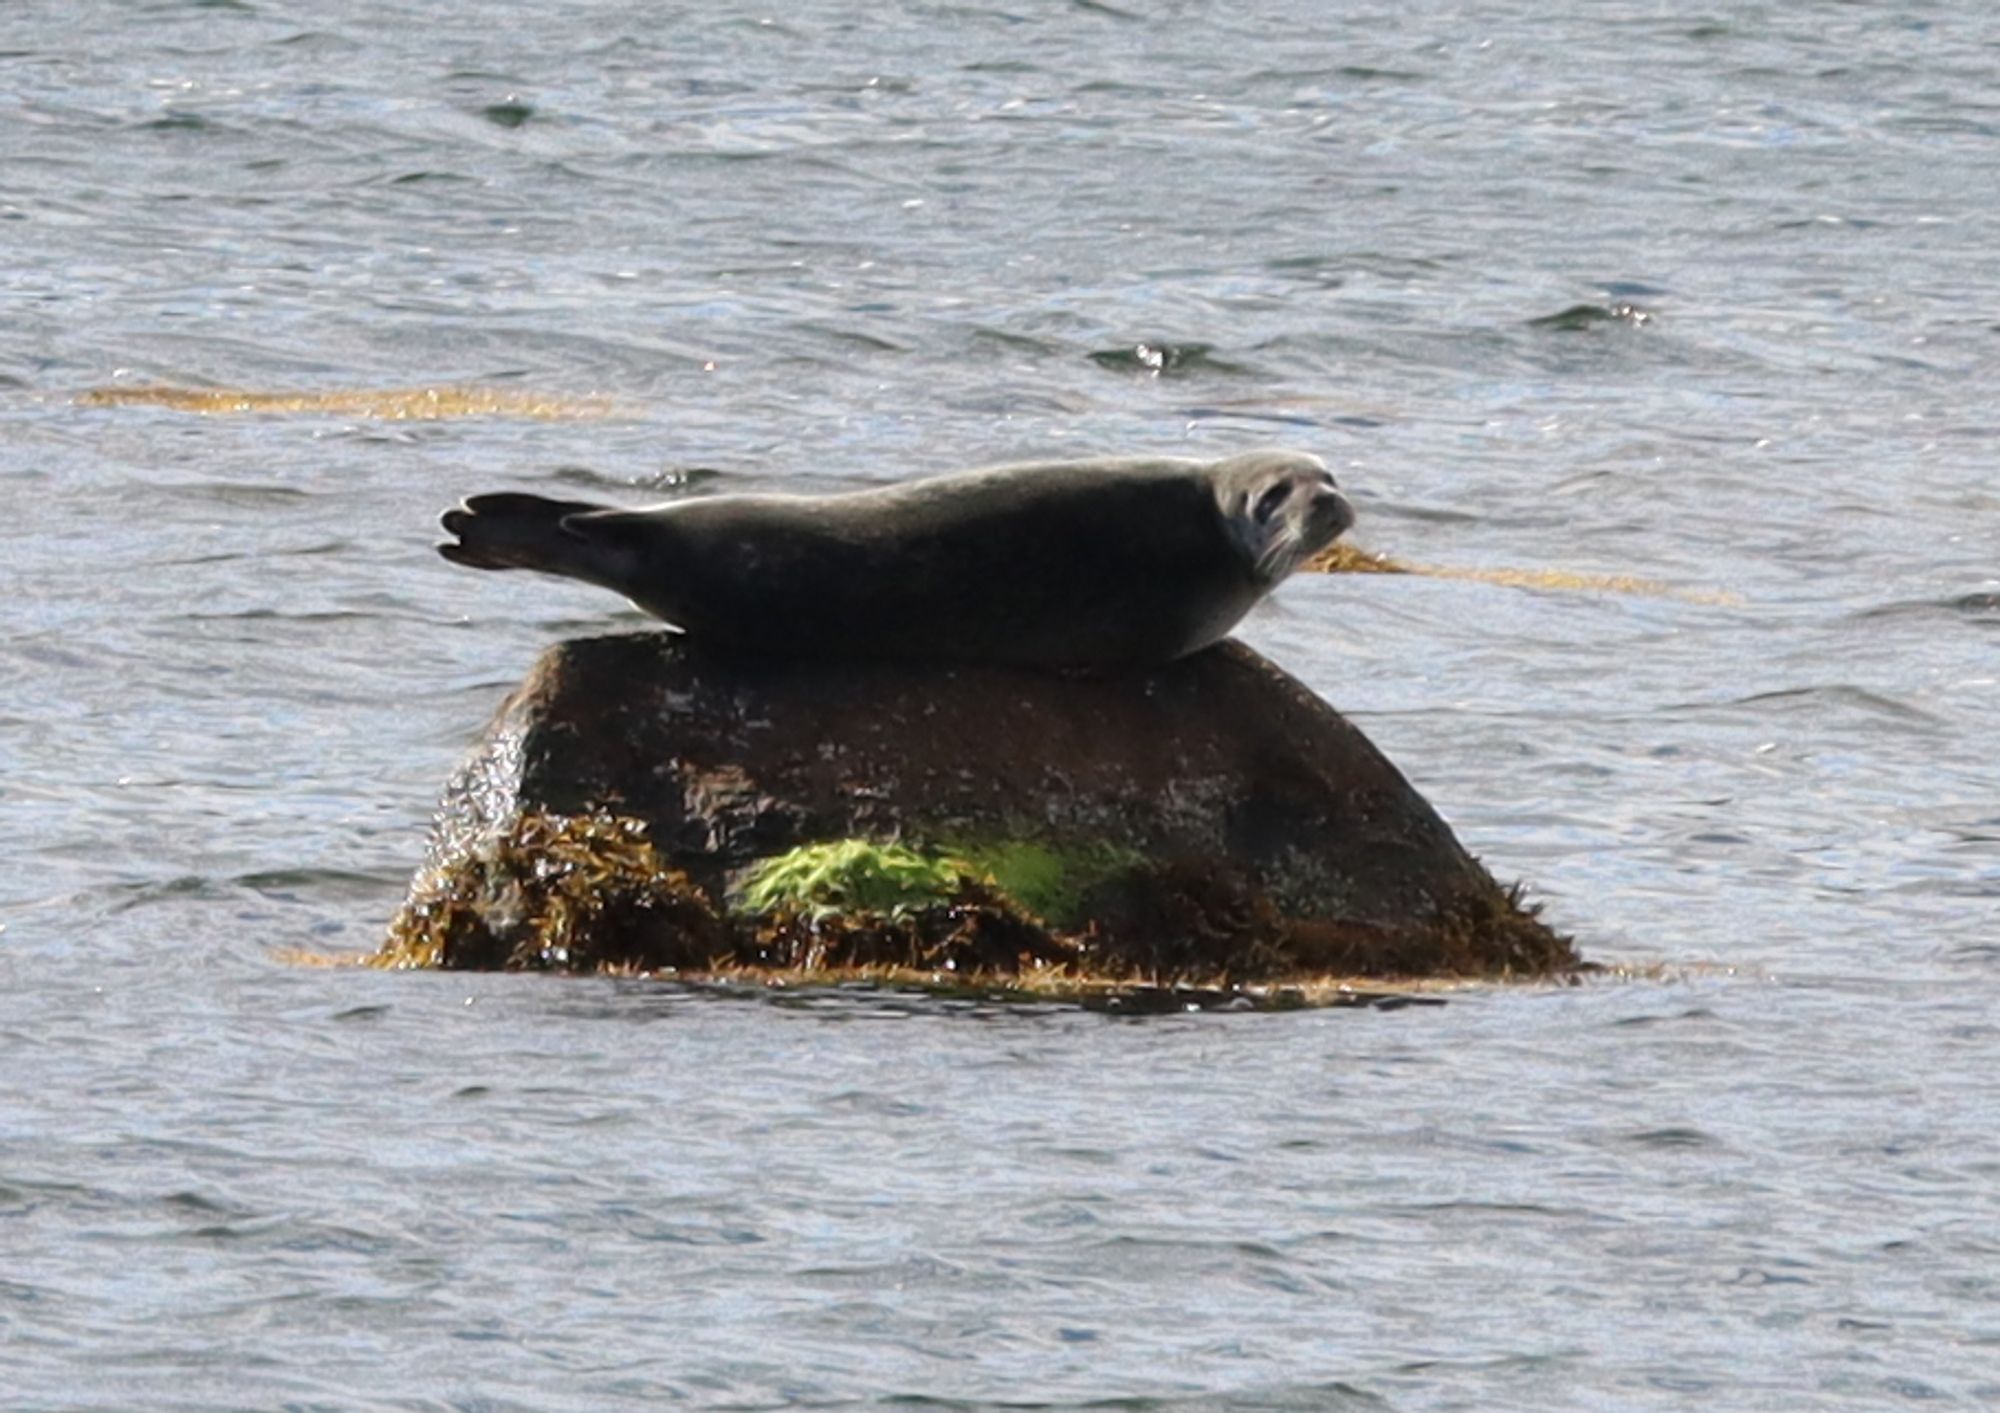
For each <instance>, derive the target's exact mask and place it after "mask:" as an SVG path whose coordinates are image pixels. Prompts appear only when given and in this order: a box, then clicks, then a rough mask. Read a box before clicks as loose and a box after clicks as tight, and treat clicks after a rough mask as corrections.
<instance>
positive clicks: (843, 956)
mask: <svg viewBox="0 0 2000 1413" xmlns="http://www.w3.org/2000/svg"><path fill="white" fill-rule="evenodd" d="M847 840H872V841H877V842H878V843H879V842H888V841H894V842H896V843H898V844H900V845H905V846H909V847H908V848H907V849H899V850H897V851H896V853H897V855H898V857H902V858H906V859H909V860H912V861H915V860H918V859H920V858H935V859H936V860H938V861H939V868H940V872H938V874H937V879H938V880H941V881H939V882H938V883H937V884H936V891H935V896H932V897H929V898H915V897H914V895H913V898H914V901H912V902H910V903H909V904H908V905H904V904H901V903H898V904H897V905H896V906H895V907H893V908H889V909H886V910H885V911H882V912H879V913H869V914H864V915H859V916H841V915H837V914H838V909H830V908H827V907H823V906H822V907H814V906H808V905H806V904H805V903H803V902H802V903H800V904H799V905H797V906H796V907H790V908H785V907H780V908H776V909H775V911H774V910H772V906H771V905H770V904H769V902H768V897H767V896H766V895H764V894H760V893H758V892H757V891H756V890H755V889H754V888H753V889H750V890H748V891H749V893H750V895H751V896H753V897H762V898H765V902H764V904H763V907H764V911H762V912H755V911H751V912H746V910H745V908H744V903H743V900H744V897H745V895H746V888H745V883H744V881H745V879H746V877H755V876H758V870H759V869H760V868H761V867H763V866H764V865H765V864H767V863H768V862H769V861H771V860H773V859H774V858H778V857H780V856H789V854H790V852H791V851H797V850H800V849H801V847H802V846H809V845H819V844H825V843H827V842H828V841H847ZM912 851H927V852H925V853H923V854H921V855H920V854H918V853H916V852H912ZM901 866H902V867H905V868H906V869H911V870H917V871H921V870H922V868H923V865H922V864H920V863H918V862H910V863H907V864H905V865H901ZM393 931H394V936H392V941H391V951H392V952H394V951H395V949H397V948H400V949H401V953H400V956H401V959H402V960H403V961H405V962H416V963H423V964H442V965H448V966H452V965H455V966H470V967H494V966H499V967H512V968H521V967H557V968H562V969H586V970H587V969H598V968H604V967H613V968H631V969H638V970H657V969H662V968H670V969H675V970H680V971H703V970H708V971H717V970H725V971H726V970H728V969H731V968H750V969H756V968H774V969H792V970H805V971H814V972H819V971H824V970H827V969H835V970H837V969H840V968H844V967H891V968H901V969H905V970H917V971H949V972H954V973H958V974H969V973H1022V974H1025V973H1038V974H1046V975H1051V976H1056V975H1059V976H1063V977H1078V976H1144V977H1153V978H1178V979H1182V980H1187V981H1189V982H1191V983H1199V984H1210V983H1214V982H1218V981H1223V980H1227V981H1232V982H1233V981H1245V980H1252V981H1284V980H1286V979H1290V978H1297V977H1302V976H1308V975H1313V976H1323V975H1326V974H1329V973H1332V974H1338V975H1347V976H1383V975H1398V976H1423V975H1436V974H1452V975H1496V974H1511V975H1537V974H1544V973H1548V972H1551V971H1560V970H1566V969H1570V968H1573V967H1575V966H1576V965H1577V959H1576V956H1575V954H1574V952H1573V951H1572V950H1571V949H1570V947H1569V944H1568V942H1567V941H1566V939H1563V938H1561V937H1559V936H1557V935H1556V934H1555V933H1553V932H1551V931H1550V930H1549V929H1548V928H1547V927H1546V926H1544V925H1543V924H1542V923H1541V922H1540V921H1539V920H1537V919H1536V918H1535V917H1534V916H1533V914H1532V912H1530V911H1529V910H1525V909H1523V908H1522V907H1520V906H1519V903H1518V901H1517V898H1516V896H1515V894H1514V893H1513V892H1511V891H1509V890H1507V889H1503V888H1502V887H1500V886H1499V885H1498V884H1496V883H1495V882H1494V880H1493V879H1492V878H1491V877H1490V876H1489V875H1488V874H1487V873H1486V871H1485V870H1484V869H1483V868H1481V867H1480V866H1479V864H1478V863H1477V862H1476V861H1475V860H1474V859H1473V858H1472V857H1471V856H1470V855H1468V854H1467V853H1466V852H1465V850H1464V849H1463V848H1462V847H1461V846H1460V845H1459V843H1458V841H1457V840H1456V839H1455V838H1454V837H1453V836H1452V833H1451V831H1450V829H1449V828H1447V827H1446V825H1445V824H1444V822H1443V821H1442V820H1441V819H1440V818H1439V817H1438V816H1437V814H1436V813H1435V811H1433V810H1432V809H1431V808H1430V806H1429V805H1428V804H1426V803H1425V802H1424V800H1423V799H1422V798H1421V797H1420V796H1418V795H1417V793H1416V792H1415V791H1414V790H1413V789H1412V788H1411V787H1410V785H1409V783H1408V782H1407V781H1405V780H1404V779H1403V777H1402V776H1401V775H1400V774H1399V773H1398V772H1397V771H1396V769H1395V767H1393V766H1392V765H1390V763H1389V762H1388V761H1387V760H1386V759H1385V758H1384V757H1383V756H1382V754H1381V753H1380V752H1379V751H1377V750H1376V749H1375V748H1374V746H1373V745H1371V744H1370V743H1369V742H1368V740H1367V739H1366V738H1365V737H1363V736H1362V734H1361V733H1360V732H1359V731H1358V730H1356V729H1355V728H1354V727H1353V726H1352V725H1350V724H1349V723H1348V722H1347V721H1346V720H1345V719H1343V718H1342V717H1341V716H1340V715H1339V714H1338V713H1337V712H1335V711H1334V710H1333V709H1332V708H1330V707H1329V706H1327V705H1326V704H1325V703H1324V702H1322V701H1320V700H1319V698H1317V697H1316V696H1314V695H1313V694H1312V693H1311V692H1310V691H1309V690H1307V689H1306V688H1305V687H1304V686H1303V685H1301V684H1300V683H1299V682H1297V681H1296V680H1294V679H1293V678H1291V677H1290V676H1288V675H1286V674H1285V673H1284V672H1282V671H1280V670H1279V669H1278V668H1276V667H1275V666H1273V665H1272V664H1271V663H1269V662H1268V661H1266V660H1265V659H1263V658H1262V657H1260V656H1258V655H1257V654H1256V653H1254V652H1252V651H1251V650H1249V649H1248V648H1246V647H1244V646H1242V645H1241V644H1239V643H1235V642H1228V643H1224V644H1222V645H1221V646H1219V647H1217V648H1213V649H1210V650H1208V651H1206V652H1202V653H1199V654H1196V655H1195V656H1193V657H1191V658H1187V659H1183V660H1182V661H1180V662H1176V663H1173V664H1170V665H1168V666H1165V667H1159V668H1153V669H1148V670H1143V671H1121V672H1118V673H1112V674H1105V675H1097V676H1086V675H1054V674H1049V673H1042V672H1034V671H1027V670H1020V669H1010V668H998V667H964V666H958V667H925V666H913V665H903V664H840V665H829V664H823V663H814V664H795V663H781V662H772V661H768V660H757V661H746V660H740V659H730V658H725V657H719V656H715V655H713V654H711V653H705V652H703V651H700V650H698V649H697V648H695V647H694V646H693V645H691V644H690V643H689V642H688V641H687V640H686V639H683V638H679V637H676V636H674V635H671V634H661V633H649V634H640V635H635V636H628V637H605V638H591V639H582V640H577V641H572V642H567V643H563V644H560V645H558V646H556V647H554V648H552V649H550V650H549V651H548V652H547V653H546V654H545V655H544V656H543V658H542V660H541V661H540V662H539V663H538V664H537V665H536V667H535V669H534V670H533V672H532V673H531V674H530V675H529V677H528V680H527V681H526V682H525V683H524V684H523V686H522V687H521V688H520V689H519V690H518V691H517V692H515V693H514V695H513V696H512V697H510V698H509V699H508V700H507V702H506V703H505V704H504V705H503V706H502V707H501V709H500V711H499V713H498V715H497V716H496V717H495V719H494V721H493V723H492V724H491V726H490V727H489V728H488V730H487V733H486V736H485V738H484V740H483V741H482V743H481V744H480V746H479V747H478V748H477V750H476V751H475V752H474V754H473V755H472V757H471V758H470V759H469V760H468V761H467V762H466V764H465V765H464V766H463V767H462V768H461V770H460V771H459V773H458V775H457V776H456V778H455V779H454V780H453V782H452V784H451V786H450V787H449V789H448V791H447V793H446V796H445V798H444V801H443V803H442V805H441V807H440V811H439V815H438V821H437V826H436V829H435V831H434V834H433V838H432V841H431V849H430V856H429V858H428V861H427V863H426V866H425V868H424V870H423V871H422V872H421V873H420V874H419V876H418V878H417V880H416V883H415V884H414V885H413V888H412V894H411V901H410V904H409V905H408V906H407V907H406V908H405V910H404V913H403V915H402V916H401V917H399V919H398V921H397V924H396V926H395V929H394V930H393Z"/></svg>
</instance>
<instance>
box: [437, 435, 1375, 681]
mask: <svg viewBox="0 0 2000 1413" xmlns="http://www.w3.org/2000/svg"><path fill="white" fill-rule="evenodd" d="M1353 523H1354V510H1353V508H1352V507H1351V506H1350V505H1349V504H1348V503H1347V500H1346V498H1345V497H1344V496H1342V495H1341V494H1340V492H1339V490H1338V489H1336V487H1335V485H1334V481H1333V477H1332V476H1330V475H1328V474H1327V470H1326V466H1325V464H1324V463H1323V462H1321V461H1320V460H1319V458H1318V457H1315V456H1309V455H1307V454H1306V453H1304V452H1297V451H1256V452H1249V453H1246V454H1243V455H1240V456H1231V457H1227V458H1225V459H1223V460H1221V461H1215V462H1202V461H1196V460H1192V459H1189V458H1184V457H1124V458H1104V459H1099V460H1089V461H1054V462H1040V463H1033V464H1026V465H1018V466H997V467H992V468H990V469H987V470H981V471H967V472H961V473H958V474H955V475H948V476H938V477H934V478H930V479H927V480H918V481H909V482H904V483H901V484H898V485H893V486H887V487H884V488H882V489H879V490H866V491H853V492H847V493H845V494H839V495H829V496H799V495H724V496H713V497H707V498H702V499H694V500H681V501H674V502H671V503H669V504H666V505H658V506H651V507H647V508H643V509H636V510H619V509H613V508H608V507H604V506H598V505H591V504H588V503H585V502H580V501H559V500H548V499H545V498H544V497H541V496H535V495H522V494H513V493H502V494H498V495H481V496H473V497H472V498H471V499H469V500H467V501H466V502H465V503H464V505H462V506H460V507H459V508H458V509H456V510H450V511H446V512H445V515H444V518H443V525H444V528H445V529H446V530H447V531H449V532H450V533H451V534H453V535H455V536H457V539H456V541H455V542H452V543H448V544H441V545H439V546H438V552H439V553H440V554H442V555H443V556H444V557H445V558H446V559H448V560H450V561H452V562H453V563H454V564H465V565H470V566H471V567H473V568H475V569H535V570H540V571H541V572H543V573H546V574H561V575H566V576H568V577H569V578H572V579H581V580H583V581H585V582H586V583H591V584H598V585H601V586H603V587H604V588H607V589H613V590H616V591H617V592H619V593H621V594H623V595H625V596H626V597H627V598H629V599H631V600H632V602H633V603H635V604H637V605H638V606H639V607H640V608H642V609H644V610H645V611H646V612H648V613H651V614H653V615H655V616H656V617H658V618H662V619H665V620H666V621H667V622H668V623H671V624H673V625H675V626H676V627H678V628H680V629H682V630H683V631H685V632H687V633H688V634H689V635H690V636H691V637H693V638H695V639H696V640H698V641H701V642H705V643H714V644H716V645H717V646H719V647H724V648H728V649H735V650H742V651H748V652H753V653H757V654H760V655H771V656H787V657H820V658H829V657H832V658H894V659H902V660H929V661H944V662H992V663H1013V664H1020V665H1028V666H1039V667H1081V666H1102V665H1113V664H1120V663H1131V664H1140V663H1157V662H1166V661H1170V660H1172V659H1174V658H1177V657H1182V656H1185V655H1186V654H1188V653H1191V652H1194V651H1196V650H1198V649H1200V648H1204V647H1207V646H1208V645H1209V644H1210V643H1213V642H1216V641H1217V640H1219V639H1220V638H1222V637H1223V636H1224V635H1225V634H1227V633H1228V632H1229V630H1230V629H1231V628H1233V627H1234V626H1235V625H1236V623H1237V621H1238V620H1239V619H1241V618H1242V617H1243V615H1244V614H1245V613H1247V612H1249V611H1250V607H1251V605H1253V604H1255V603H1256V602H1257V600H1258V599H1260V598H1262V597H1263V596H1264V595H1265V594H1266V593H1268V592H1270V590H1271V589H1272V588H1273V587H1274V586H1275V585H1276V584H1277V583H1278V582H1279V581H1280V580H1281V579H1283V578H1284V577H1285V576H1286V575H1287V574H1289V573H1291V572H1292V570H1293V569H1295V568H1297V567H1298V565H1299V564H1300V563H1301V562H1303V561H1304V560H1305V559H1306V558H1307V557H1308V556H1310V555H1311V554H1313V553H1314V552H1315V551H1317V550H1319V549H1321V548H1323V547H1324V546H1326V545H1327V544H1329V543H1331V542H1332V541H1333V540H1334V538H1335V537H1337V536H1338V535H1339V534H1340V533H1341V532H1342V531H1344V530H1346V529H1347V527H1348V526H1349V525H1351V524H1353Z"/></svg>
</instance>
